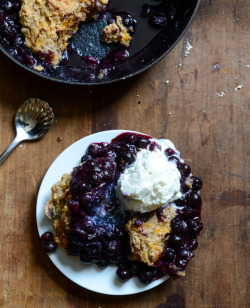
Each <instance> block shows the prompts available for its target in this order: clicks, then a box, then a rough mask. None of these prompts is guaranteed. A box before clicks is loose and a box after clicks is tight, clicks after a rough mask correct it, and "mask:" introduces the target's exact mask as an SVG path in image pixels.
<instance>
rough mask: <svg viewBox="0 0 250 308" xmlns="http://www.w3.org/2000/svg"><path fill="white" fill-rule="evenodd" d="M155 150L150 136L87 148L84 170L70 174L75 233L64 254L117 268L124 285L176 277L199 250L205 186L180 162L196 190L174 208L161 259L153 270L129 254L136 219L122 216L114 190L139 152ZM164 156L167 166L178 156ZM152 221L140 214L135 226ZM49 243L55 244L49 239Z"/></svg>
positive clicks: (122, 137)
mask: <svg viewBox="0 0 250 308" xmlns="http://www.w3.org/2000/svg"><path fill="white" fill-rule="evenodd" d="M155 147H160V145H159V144H157V141H155V140H154V139H152V137H150V136H147V135H140V134H135V133H123V134H121V135H119V136H117V137H116V138H115V139H113V140H112V141H111V143H105V142H103V143H93V144H91V145H89V147H88V148H87V151H86V153H85V154H84V155H83V157H82V159H81V163H82V164H81V165H79V166H77V167H75V168H74V170H73V172H72V178H71V182H70V191H71V195H72V200H71V201H69V203H68V207H69V209H70V213H71V218H70V230H71V231H70V233H69V235H68V244H67V248H66V251H67V253H68V254H69V255H73V256H79V257H80V260H81V261H82V262H84V263H85V264H90V263H96V264H97V265H98V266H99V267H100V268H104V267H106V266H108V265H110V264H115V265H117V267H118V269H117V277H118V278H119V279H120V280H121V281H127V280H128V279H129V278H131V277H138V278H139V280H140V281H142V282H143V283H150V282H152V281H154V280H156V279H158V278H161V277H163V276H164V275H167V274H169V275H171V276H172V277H178V276H179V273H180V272H183V271H184V269H185V267H186V266H187V263H188V261H189V260H190V259H191V258H192V257H193V251H194V250H195V249H196V248H197V247H198V243H197V236H198V235H199V233H200V231H201V230H202V222H201V203H202V202H201V197H200V195H199V193H198V192H197V189H198V188H201V186H202V182H201V180H200V179H198V178H197V177H193V176H192V174H191V173H190V172H191V168H190V167H189V166H188V165H185V164H184V162H183V161H182V160H181V161H182V165H181V164H180V163H177V168H179V171H180V172H184V174H185V176H186V177H189V178H190V177H193V178H194V179H195V180H194V181H193V183H195V184H194V186H193V187H192V189H189V188H188V192H184V193H183V196H182V198H181V199H179V200H177V201H176V202H175V204H176V208H177V210H176V211H177V215H176V217H175V218H174V219H173V220H172V222H171V229H172V233H171V234H170V237H169V239H168V240H167V241H166V244H165V248H164V252H163V254H162V256H161V257H160V259H159V260H158V261H157V263H156V264H155V265H154V266H152V267H149V266H147V265H146V264H144V263H142V262H138V261H132V260H130V259H129V252H130V250H131V248H130V240H129V236H128V233H127V231H126V229H125V224H126V223H127V222H128V220H129V219H130V218H131V217H132V216H133V215H134V213H132V212H129V211H126V210H124V209H122V210H121V206H120V204H119V202H118V200H117V199H116V193H115V189H116V184H117V181H118V178H119V176H120V174H121V173H122V172H123V171H124V169H125V168H126V167H127V166H129V165H131V164H132V163H133V162H134V160H135V156H136V153H137V152H138V151H140V149H145V148H148V149H149V150H151V151H153V150H154V149H155ZM165 153H166V159H168V160H169V159H171V157H175V156H176V155H177V154H176V152H175V151H170V149H167V150H166V152H165ZM179 162H180V160H179ZM184 166H188V167H184ZM188 172H189V174H188ZM156 215H157V217H158V218H159V219H161V215H163V208H159V209H158V210H156ZM149 216H150V213H144V214H139V215H138V219H136V220H135V222H134V223H135V225H136V226H137V227H139V226H140V225H141V224H142V223H143V222H146V221H147V220H148V219H149ZM43 237H44V236H43ZM48 238H49V241H51V237H50V236H49V237H48ZM42 241H44V240H43V239H42ZM46 245H47V244H46Z"/></svg>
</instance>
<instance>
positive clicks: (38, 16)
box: [19, 0, 109, 67]
mask: <svg viewBox="0 0 250 308" xmlns="http://www.w3.org/2000/svg"><path fill="white" fill-rule="evenodd" d="M108 1H109V0H22V8H21V11H20V14H19V16H20V22H21V24H22V32H23V34H24V36H25V42H26V44H27V46H28V47H29V48H30V49H31V51H32V52H33V53H36V54H38V56H39V57H40V58H41V60H43V61H45V62H48V63H52V65H53V66H54V67H56V66H57V65H58V63H59V62H60V60H61V58H62V51H64V50H65V49H66V47H67V44H68V40H69V39H70V38H71V37H72V36H73V35H74V34H75V33H76V31H77V29H78V25H79V23H80V22H82V21H85V20H86V18H87V17H93V16H94V15H95V14H96V13H97V12H98V11H100V10H102V9H104V8H105V7H106V5H107V4H108Z"/></svg>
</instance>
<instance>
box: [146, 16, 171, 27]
mask: <svg viewBox="0 0 250 308" xmlns="http://www.w3.org/2000/svg"><path fill="white" fill-rule="evenodd" d="M148 22H149V24H150V25H151V26H153V27H155V28H158V29H161V28H163V27H164V26H165V25H166V24H167V18H166V16H165V14H164V13H155V14H152V15H151V16H150V17H149V20H148Z"/></svg>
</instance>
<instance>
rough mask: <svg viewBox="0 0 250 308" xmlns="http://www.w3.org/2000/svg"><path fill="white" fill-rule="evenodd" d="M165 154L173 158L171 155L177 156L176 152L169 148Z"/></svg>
mask: <svg viewBox="0 0 250 308" xmlns="http://www.w3.org/2000/svg"><path fill="white" fill-rule="evenodd" d="M165 154H166V155H167V156H171V155H176V152H175V151H174V150H173V149H171V148H167V149H166V150H165Z"/></svg>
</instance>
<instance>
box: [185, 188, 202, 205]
mask: <svg viewBox="0 0 250 308" xmlns="http://www.w3.org/2000/svg"><path fill="white" fill-rule="evenodd" d="M185 198H186V202H187V204H188V205H189V206H191V207H193V208H196V207H198V206H200V205H201V204H202V199H201V196H200V195H199V194H198V193H196V192H193V191H190V192H188V193H187V194H186V197H185Z"/></svg>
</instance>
